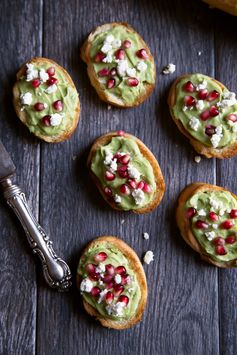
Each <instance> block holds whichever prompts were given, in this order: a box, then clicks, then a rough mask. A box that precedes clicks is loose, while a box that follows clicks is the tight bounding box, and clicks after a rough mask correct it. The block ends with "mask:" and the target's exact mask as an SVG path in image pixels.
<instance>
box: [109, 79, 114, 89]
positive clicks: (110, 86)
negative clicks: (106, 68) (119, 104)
mask: <svg viewBox="0 0 237 355" xmlns="http://www.w3.org/2000/svg"><path fill="white" fill-rule="evenodd" d="M114 86H115V79H113V78H111V79H109V80H108V81H107V88H108V89H112V88H113V87H114Z"/></svg>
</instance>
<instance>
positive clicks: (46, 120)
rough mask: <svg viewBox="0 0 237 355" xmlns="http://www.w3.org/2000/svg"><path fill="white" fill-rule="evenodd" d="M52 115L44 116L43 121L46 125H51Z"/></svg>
mask: <svg viewBox="0 0 237 355" xmlns="http://www.w3.org/2000/svg"><path fill="white" fill-rule="evenodd" d="M50 118H51V116H50V115H46V116H44V117H42V119H41V122H42V123H43V124H44V125H45V126H51V122H50Z"/></svg>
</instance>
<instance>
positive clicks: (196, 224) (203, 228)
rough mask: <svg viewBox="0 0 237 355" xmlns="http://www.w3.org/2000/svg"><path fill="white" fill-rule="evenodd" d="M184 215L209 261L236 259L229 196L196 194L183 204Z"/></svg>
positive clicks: (236, 223) (236, 207) (234, 207)
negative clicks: (209, 257)
mask: <svg viewBox="0 0 237 355" xmlns="http://www.w3.org/2000/svg"><path fill="white" fill-rule="evenodd" d="M185 213H186V216H187V217H188V218H189V219H190V225H191V229H192V233H193V234H194V236H195V237H196V238H197V241H198V242H199V244H200V245H201V246H202V248H203V249H204V250H205V252H206V253H207V254H209V255H210V256H211V257H212V259H214V260H216V261H223V262H225V261H231V260H235V259H237V201H236V200H235V198H234V197H233V196H232V195H231V193H230V192H228V191H216V190H213V191H204V192H198V193H196V194H194V195H193V196H192V197H191V198H190V199H189V200H188V201H187V203H186V205H185Z"/></svg>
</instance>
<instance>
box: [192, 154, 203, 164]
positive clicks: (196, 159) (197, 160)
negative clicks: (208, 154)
mask: <svg viewBox="0 0 237 355" xmlns="http://www.w3.org/2000/svg"><path fill="white" fill-rule="evenodd" d="M201 159H202V158H201V157H200V156H199V155H196V156H195V157H194V160H195V162H196V163H200V161H201Z"/></svg>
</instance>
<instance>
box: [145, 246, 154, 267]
mask: <svg viewBox="0 0 237 355" xmlns="http://www.w3.org/2000/svg"><path fill="white" fill-rule="evenodd" d="M153 260H154V254H153V251H151V250H148V251H147V252H146V254H145V255H144V258H143V261H144V263H146V264H148V265H149V264H150V263H151V262H152V261H153Z"/></svg>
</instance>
